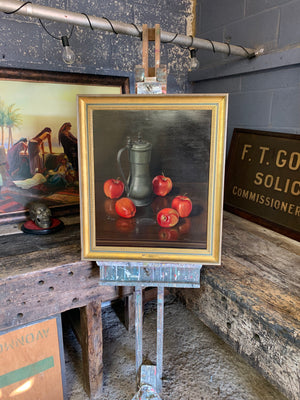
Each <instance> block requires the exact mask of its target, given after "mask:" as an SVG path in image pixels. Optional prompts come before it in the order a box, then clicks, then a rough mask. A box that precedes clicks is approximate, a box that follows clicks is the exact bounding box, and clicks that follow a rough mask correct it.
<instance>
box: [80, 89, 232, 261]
mask: <svg viewBox="0 0 300 400" xmlns="http://www.w3.org/2000/svg"><path fill="white" fill-rule="evenodd" d="M78 115H79V135H78V136H79V155H80V192H81V234H82V254H83V258H85V259H91V260H120V261H121V260H123V261H124V260H129V261H130V260H139V261H161V262H180V263H183V262H184V263H205V264H218V263H220V246H221V225H222V223H221V221H222V207H223V175H224V149H225V147H224V144H225V132H226V120H227V95H225V94H220V95H198V94H197V95H196V94H195V95H122V96H119V95H117V96H110V95H103V96H93V95H91V96H78ZM167 178H168V179H167ZM157 182H158V184H157ZM105 183H106V184H105ZM104 184H105V186H104ZM157 185H158V186H157ZM107 188H108V189H107ZM123 189H124V190H123ZM165 189H166V190H165ZM175 198H176V201H175V202H174V199H175ZM186 198H188V199H189V200H190V202H191V205H192V209H191V210H188V211H189V212H187V213H181V212H180V211H179V209H178V208H176V207H177V206H178V203H184V202H185V201H186ZM176 203H177V205H176ZM183 208H185V206H183ZM187 208H189V207H187ZM174 209H175V212H174Z"/></svg>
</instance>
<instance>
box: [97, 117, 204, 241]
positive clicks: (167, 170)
mask: <svg viewBox="0 0 300 400" xmlns="http://www.w3.org/2000/svg"><path fill="white" fill-rule="evenodd" d="M211 118H212V112H211V111H210V110H94V111H93V140H94V173H95V195H96V199H95V206H96V241H97V244H105V243H107V244H108V245H109V244H111V241H112V240H113V241H114V242H115V241H119V242H120V244H122V245H124V246H125V245H126V246H127V245H128V246H132V245H133V246H134V245H137V242H138V244H139V245H142V246H146V247H147V246H158V247H164V246H166V243H165V241H168V242H169V243H168V246H171V247H179V248H180V247H184V248H185V247H187V246H190V247H193V248H205V247H206V244H207V238H206V236H207V201H208V179H209V162H210V135H211ZM139 133H140V134H141V135H142V138H143V139H144V140H146V141H148V142H150V143H151V144H152V153H151V164H150V174H151V178H154V177H155V176H156V175H159V174H162V173H164V174H165V175H166V176H168V177H170V178H171V179H172V182H173V189H172V191H171V193H170V194H169V195H168V196H167V197H165V198H159V197H155V196H154V197H153V202H152V204H151V206H148V207H139V208H138V209H137V213H136V216H135V218H134V219H133V220H128V221H126V220H124V219H121V221H120V219H119V218H118V217H117V216H114V215H113V213H112V214H111V215H108V214H107V209H108V208H109V207H108V206H110V207H111V209H112V210H113V208H114V207H113V206H114V204H113V201H111V202H110V203H111V204H108V203H109V200H108V199H106V198H105V196H104V194H103V183H104V181H105V180H107V179H110V178H117V177H120V176H121V175H120V171H119V168H118V163H117V153H118V151H119V150H120V149H121V148H122V147H124V146H125V145H126V142H127V137H128V136H129V137H131V139H133V140H135V139H137V136H138V134H139ZM126 159H127V152H124V153H123V154H122V166H123V168H124V170H125V175H126V176H128V171H129V166H128V163H127V162H126ZM178 194H181V195H184V194H186V195H187V196H188V197H190V198H191V199H192V202H193V211H192V214H191V215H190V217H188V218H185V219H181V220H180V223H179V224H178V226H176V227H175V228H172V229H173V236H172V235H171V233H172V232H171V230H170V229H169V230H167V231H165V232H163V233H161V229H160V227H159V226H158V224H157V223H156V213H157V212H158V211H159V210H160V209H161V208H165V207H171V202H172V199H173V197H174V196H175V195H178ZM104 204H105V205H104ZM105 208H106V209H105ZM183 224H185V228H182V229H181V231H182V232H184V234H181V233H180V230H179V228H180V227H181V226H182V225H183ZM176 231H177V232H176Z"/></svg>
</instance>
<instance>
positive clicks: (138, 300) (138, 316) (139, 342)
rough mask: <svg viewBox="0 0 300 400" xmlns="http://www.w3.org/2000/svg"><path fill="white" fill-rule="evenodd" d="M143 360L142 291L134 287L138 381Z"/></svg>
mask: <svg viewBox="0 0 300 400" xmlns="http://www.w3.org/2000/svg"><path fill="white" fill-rule="evenodd" d="M142 362H143V291H142V288H141V287H136V288H135V369H136V376H137V382H139V373H140V368H141V366H142Z"/></svg>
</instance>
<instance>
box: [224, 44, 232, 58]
mask: <svg viewBox="0 0 300 400" xmlns="http://www.w3.org/2000/svg"><path fill="white" fill-rule="evenodd" d="M225 44H227V46H228V54H227V56H228V57H229V56H231V47H230V44H229V43H225Z"/></svg>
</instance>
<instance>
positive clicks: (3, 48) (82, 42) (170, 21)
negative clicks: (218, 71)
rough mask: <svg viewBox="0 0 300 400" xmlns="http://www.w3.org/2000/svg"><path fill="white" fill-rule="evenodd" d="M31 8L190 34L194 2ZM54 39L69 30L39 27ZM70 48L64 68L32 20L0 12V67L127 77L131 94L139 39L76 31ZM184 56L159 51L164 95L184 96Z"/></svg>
mask: <svg viewBox="0 0 300 400" xmlns="http://www.w3.org/2000/svg"><path fill="white" fill-rule="evenodd" d="M33 3H34V4H39V5H43V6H48V7H54V8H60V9H65V10H68V11H74V12H79V13H86V14H88V15H89V16H97V17H106V18H109V19H110V20H115V21H120V22H125V23H135V24H138V25H142V24H144V23H147V24H148V26H149V27H153V26H154V24H155V23H159V24H160V25H161V29H163V30H166V31H169V32H174V33H176V32H178V33H181V34H185V35H186V34H190V33H191V29H192V20H193V14H192V13H193V6H192V4H193V0H178V1H166V0H158V1H157V0H148V1H145V0H133V1H132V0H113V1H104V0H36V1H33ZM43 22H44V24H45V26H46V27H47V29H48V31H50V32H51V33H52V34H54V35H55V36H61V35H63V34H68V33H69V32H70V28H71V27H70V26H68V25H65V24H62V23H57V22H53V21H46V20H45V21H43ZM70 45H71V47H72V48H73V50H74V51H75V53H76V62H75V64H73V65H72V66H71V67H70V66H66V65H65V64H64V63H63V61H62V59H61V49H62V46H61V43H60V41H58V40H55V39H53V38H52V37H51V36H49V35H48V34H47V33H46V32H45V31H44V30H43V28H42V27H41V25H40V24H39V22H38V20H37V19H36V18H28V17H23V16H20V15H16V14H13V15H5V14H4V13H3V12H0V67H13V68H25V69H40V70H50V71H53V70H54V71H67V72H79V73H91V74H101V75H105V74H107V75H118V76H129V77H130V83H131V91H132V92H134V82H133V81H134V68H135V65H137V64H140V63H141V42H140V40H139V39H138V38H134V37H130V36H124V35H118V36H116V35H115V34H113V33H108V32H101V31H99V30H97V31H96V30H95V31H92V30H91V29H88V28H81V27H75V29H74V32H73V35H72V37H71V39H70ZM188 61H189V53H188V51H187V50H184V49H182V48H180V47H178V46H174V45H172V44H164V45H162V55H161V63H162V64H167V65H168V72H169V78H168V91H169V93H180V92H186V91H188V80H187V72H188Z"/></svg>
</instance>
